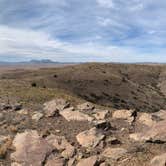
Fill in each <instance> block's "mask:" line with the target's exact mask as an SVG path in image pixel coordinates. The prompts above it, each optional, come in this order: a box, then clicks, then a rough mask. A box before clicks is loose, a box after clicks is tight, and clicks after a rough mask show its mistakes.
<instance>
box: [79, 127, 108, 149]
mask: <svg viewBox="0 0 166 166" xmlns="http://www.w3.org/2000/svg"><path fill="white" fill-rule="evenodd" d="M104 137H105V136H104V135H103V134H102V133H101V132H99V131H98V130H97V129H96V128H95V127H94V128H92V129H90V130H86V131H83V132H81V133H79V134H78V135H77V136H76V138H77V141H78V142H79V144H80V145H82V146H83V147H87V148H89V147H93V148H94V147H96V146H97V145H98V144H99V143H100V141H101V140H103V139H104Z"/></svg>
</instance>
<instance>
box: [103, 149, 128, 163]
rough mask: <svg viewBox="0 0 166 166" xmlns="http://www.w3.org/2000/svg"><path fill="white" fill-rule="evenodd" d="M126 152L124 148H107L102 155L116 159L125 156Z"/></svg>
mask: <svg viewBox="0 0 166 166" xmlns="http://www.w3.org/2000/svg"><path fill="white" fill-rule="evenodd" d="M126 154H127V150H126V149H124V148H107V149H105V150H104V152H103V153H102V156H104V157H106V158H110V159H113V160H118V159H120V158H121V157H123V156H125V155H126Z"/></svg>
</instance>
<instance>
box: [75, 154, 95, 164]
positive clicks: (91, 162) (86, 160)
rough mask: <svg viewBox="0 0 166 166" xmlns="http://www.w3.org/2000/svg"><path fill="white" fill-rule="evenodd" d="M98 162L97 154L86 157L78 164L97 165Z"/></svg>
mask: <svg viewBox="0 0 166 166" xmlns="http://www.w3.org/2000/svg"><path fill="white" fill-rule="evenodd" d="M97 162H98V157H97V156H91V157H89V158H86V159H81V160H80V161H79V162H78V164H77V166H95V165H96V164H97Z"/></svg>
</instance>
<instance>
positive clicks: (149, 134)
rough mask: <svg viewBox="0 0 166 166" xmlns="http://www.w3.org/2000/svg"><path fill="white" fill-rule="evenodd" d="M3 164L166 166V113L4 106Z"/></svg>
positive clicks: (88, 106) (59, 102) (55, 103)
mask: <svg viewBox="0 0 166 166" xmlns="http://www.w3.org/2000/svg"><path fill="white" fill-rule="evenodd" d="M0 110H1V111H0V119H1V121H0V123H1V124H0V165H12V166H29V165H31V166H85V165H87V166H107V165H108V166H109V165H110V166H140V165H141V166H165V164H166V130H165V129H166V111H164V110H160V111H159V112H156V113H141V112H137V111H135V110H132V109H118V110H117V109H108V108H107V109H106V108H104V107H102V108H101V107H98V106H95V105H93V104H92V103H89V102H85V103H80V104H77V105H75V104H74V105H73V103H72V102H69V101H67V100H64V99H62V98H61V99H59V98H54V99H53V100H51V101H47V102H45V103H43V105H42V108H41V109H40V110H33V109H30V108H25V107H23V106H22V105H20V104H18V103H17V104H16V103H13V104H12V103H10V104H8V103H1V104H0Z"/></svg>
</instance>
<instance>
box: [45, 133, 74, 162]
mask: <svg viewBox="0 0 166 166" xmlns="http://www.w3.org/2000/svg"><path fill="white" fill-rule="evenodd" d="M46 140H47V142H48V143H49V144H50V145H52V146H54V147H55V148H56V149H57V150H60V151H62V153H61V155H62V156H63V157H64V158H66V159H68V158H70V157H72V156H73V155H74V153H75V148H74V147H73V146H72V145H71V144H70V143H69V142H68V141H67V140H66V139H65V137H63V136H55V135H52V134H51V135H50V136H48V137H47V138H46Z"/></svg>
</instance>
